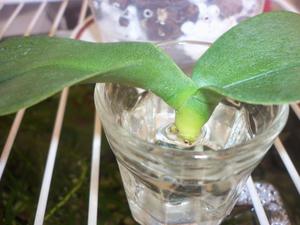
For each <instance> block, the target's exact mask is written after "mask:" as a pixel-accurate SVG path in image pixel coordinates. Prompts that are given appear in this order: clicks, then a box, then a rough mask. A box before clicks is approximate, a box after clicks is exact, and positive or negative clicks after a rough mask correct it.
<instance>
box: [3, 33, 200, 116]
mask: <svg viewBox="0 0 300 225" xmlns="http://www.w3.org/2000/svg"><path fill="white" fill-rule="evenodd" d="M87 80H89V81H91V80H92V81H93V82H117V83H121V84H127V85H132V86H137V87H141V88H144V89H150V90H151V91H152V92H154V93H155V94H157V95H158V96H160V97H161V98H163V99H164V100H165V101H166V102H167V103H168V104H170V105H171V106H172V107H173V108H175V109H177V108H180V106H181V105H182V104H183V103H184V102H185V101H186V99H187V98H188V97H189V96H190V95H191V94H192V93H194V92H195V91H196V90H197V87H196V85H195V84H194V82H193V81H192V80H191V79H190V78H188V77H187V76H185V74H184V73H183V72H182V71H181V70H180V69H179V68H178V67H177V65H176V64H175V63H174V62H173V61H172V60H171V59H170V58H169V57H168V56H167V55H165V54H164V53H163V52H162V51H161V50H159V49H158V48H157V47H155V46H154V45H152V44H149V43H112V44H101V43H88V42H82V41H75V40H70V39H59V38H47V37H34V38H14V39H10V40H6V41H3V42H2V43H0V96H1V99H0V115H4V114H8V113H11V112H15V111H17V110H18V109H20V108H23V107H28V106H31V105H33V104H35V103H37V102H39V101H41V100H43V99H45V98H47V97H49V96H51V95H53V94H54V93H57V92H58V91H60V90H61V89H63V88H64V87H66V86H71V85H74V84H76V83H79V82H82V81H87Z"/></svg>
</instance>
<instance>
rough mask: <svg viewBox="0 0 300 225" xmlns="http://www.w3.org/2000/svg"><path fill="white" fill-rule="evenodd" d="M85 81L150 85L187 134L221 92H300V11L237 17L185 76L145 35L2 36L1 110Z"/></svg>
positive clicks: (271, 99) (257, 95)
mask: <svg viewBox="0 0 300 225" xmlns="http://www.w3.org/2000/svg"><path fill="white" fill-rule="evenodd" d="M85 82H95V83H96V82H114V83H120V84H126V85H130V86H135V87H140V88H143V89H147V90H150V91H152V92H153V93H155V94H156V95H158V96H159V97H161V98H162V99H163V100H164V101H165V102H166V103H167V104H169V105H170V106H171V107H172V108H174V109H175V111H176V119H175V126H176V128H177V130H178V132H179V135H180V136H181V137H182V138H184V139H185V140H188V141H190V142H192V141H194V140H195V139H196V138H197V136H198V135H199V133H200V130H201V127H202V126H203V125H204V123H205V122H206V121H207V120H208V119H209V117H210V115H211V113H212V111H213V110H214V108H215V106H216V105H217V104H218V102H219V101H220V100H221V99H222V98H224V97H229V98H231V99H234V100H237V101H241V102H246V103H253V104H282V103H289V102H292V101H297V100H299V99H300V91H299V90H300V15H298V14H294V13H290V12H272V13H267V14H261V15H259V16H256V17H253V18H251V19H248V20H246V21H244V22H241V23H240V24H239V25H237V26H235V27H234V28H232V29H231V30H229V31H228V32H226V33H225V34H224V35H222V36H221V37H220V38H219V39H218V40H217V41H216V42H215V43H214V44H213V45H212V46H211V47H210V48H209V49H208V51H207V52H206V53H205V54H204V55H203V56H202V57H201V58H200V59H199V60H198V61H197V64H196V66H195V68H194V69H193V73H192V77H191V78H190V77H188V76H186V75H185V74H184V73H183V72H182V71H181V70H180V69H179V67H178V66H177V65H176V64H175V63H174V62H173V60H172V59H171V58H169V57H168V56H167V55H166V54H165V53H164V52H163V51H162V50H161V49H159V48H158V47H157V46H156V45H154V44H151V43H142V42H127V43H88V42H83V41H77V40H71V39H63V38H48V37H20V38H11V39H8V40H5V41H2V42H1V43H0V96H1V98H0V115H5V114H9V113H13V112H16V111H17V110H19V109H21V108H24V107H29V106H32V105H34V104H36V103H38V102H40V101H42V100H44V99H46V98H47V97H49V96H51V95H53V94H55V93H57V92H59V91H60V90H62V89H63V88H64V87H66V86H71V85H74V84H78V83H85Z"/></svg>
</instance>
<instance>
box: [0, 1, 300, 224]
mask: <svg viewBox="0 0 300 225" xmlns="http://www.w3.org/2000/svg"><path fill="white" fill-rule="evenodd" d="M52 2H56V3H58V4H59V7H58V10H57V11H56V15H55V17H54V19H53V21H52V25H51V27H50V30H49V32H48V35H49V36H50V37H51V36H55V35H56V34H57V32H58V31H59V25H60V23H61V21H62V19H63V17H64V14H65V11H66V9H67V6H68V4H70V2H71V0H70V1H69V0H23V1H22V0H2V1H0V15H1V10H3V8H4V6H5V5H15V8H14V10H13V12H12V13H11V15H10V16H9V17H8V18H7V20H6V21H5V24H4V25H3V26H2V27H0V39H2V38H3V37H4V36H5V34H6V32H7V31H8V30H9V28H10V27H11V25H12V24H13V23H14V21H15V20H16V18H17V17H18V15H19V14H20V12H22V10H23V9H24V6H25V5H26V4H29V3H30V4H33V3H34V4H38V7H37V8H36V10H35V11H34V12H33V14H32V17H31V20H30V22H29V23H28V25H27V28H26V30H25V32H24V36H30V35H31V34H32V32H33V29H34V27H35V26H36V24H37V22H38V20H39V18H40V16H41V14H42V12H43V11H44V10H45V8H46V6H47V5H48V4H51V3H52ZM273 2H276V3H278V4H279V5H280V7H282V8H283V9H285V10H288V11H293V12H297V13H298V11H297V9H296V8H295V7H294V6H293V5H292V4H290V3H289V2H287V1H280V0H277V1H273ZM87 10H88V0H82V1H81V7H80V12H79V16H78V21H77V27H80V25H82V24H83V22H84V20H85V18H86V15H87ZM75 34H76V29H75V30H74V31H73V32H72V33H71V35H70V38H75V36H74V35H75ZM68 95H69V88H65V89H64V90H63V91H62V92H61V94H60V99H59V104H58V108H57V113H56V117H55V121H54V128H53V131H52V137H51V140H50V146H49V150H48V156H47V161H46V165H45V170H44V175H43V180H42V184H41V189H40V194H39V199H38V202H37V209H36V213H35V219H34V225H42V224H44V219H45V211H46V206H47V201H48V196H49V190H50V185H51V180H52V176H53V170H54V165H55V159H56V155H57V151H58V144H59V141H60V138H61V129H62V125H63V122H64V115H65V109H66V105H67V99H68ZM290 107H291V109H292V110H293V111H294V112H295V114H296V115H297V117H298V119H299V120H300V107H299V105H298V104H291V105H290ZM25 113H26V109H22V110H20V111H19V112H18V113H17V114H16V115H15V117H14V120H13V123H12V125H11V128H10V131H9V133H8V136H7V139H6V142H5V144H4V147H3V149H2V152H1V156H0V181H1V178H2V175H3V173H4V169H5V166H6V164H7V161H8V159H9V156H10V153H11V150H12V147H13V145H14V143H15V140H16V136H17V134H18V131H19V128H20V125H21V123H22V120H23V117H24V114H25ZM274 146H275V148H276V150H277V152H278V155H279V156H280V158H281V160H282V162H283V163H284V165H285V167H286V170H287V172H288V174H289V176H290V177H291V179H292V181H293V183H294V185H295V187H296V189H297V191H298V193H299V194H300V177H299V173H298V172H297V170H296V168H295V166H294V164H293V162H292V160H291V159H290V157H289V155H288V153H287V150H286V149H285V147H284V145H283V144H282V142H281V140H280V139H279V138H278V139H276V141H275V144H274ZM100 147H101V124H100V121H99V120H98V119H97V116H96V114H95V119H94V131H93V143H92V159H91V166H90V170H91V171H90V174H91V176H90V188H89V204H88V221H87V224H88V225H96V224H97V219H98V218H97V216H98V192H99V174H100ZM247 188H248V191H249V193H250V196H251V199H252V203H253V206H254V209H255V212H256V215H257V218H258V220H259V223H260V224H261V225H269V224H270V222H269V220H268V217H267V216H266V212H265V210H264V207H263V206H262V203H261V201H260V199H259V196H258V193H257V190H256V187H255V185H254V182H253V179H252V177H250V178H249V179H248V181H247Z"/></svg>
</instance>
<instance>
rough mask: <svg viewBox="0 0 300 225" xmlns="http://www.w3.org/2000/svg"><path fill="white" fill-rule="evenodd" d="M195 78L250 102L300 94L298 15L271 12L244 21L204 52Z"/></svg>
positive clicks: (296, 97) (289, 98)
mask: <svg viewBox="0 0 300 225" xmlns="http://www.w3.org/2000/svg"><path fill="white" fill-rule="evenodd" d="M192 79H193V80H194V81H195V82H196V83H197V85H198V86H199V87H203V88H205V89H210V90H214V91H216V92H218V93H220V94H222V95H224V96H228V97H230V98H233V99H236V100H239V101H243V102H248V103H255V104H280V103H287V102H291V101H296V100H299V99H300V91H299V90H300V16H299V15H298V14H294V13H290V12H273V13H267V14H262V15H259V16H257V17H254V18H251V19H249V20H247V21H244V22H242V23H241V24H239V25H238V26H236V27H234V28H233V29H231V30H230V31H228V32H227V33H225V34H224V35H223V36H222V37H220V38H219V39H218V40H217V41H216V42H215V43H214V44H213V45H212V46H211V47H210V48H209V50H208V51H207V52H206V53H205V54H204V55H203V56H202V57H201V59H200V60H199V61H198V63H197V65H196V67H195V68H194V71H193V78H192Z"/></svg>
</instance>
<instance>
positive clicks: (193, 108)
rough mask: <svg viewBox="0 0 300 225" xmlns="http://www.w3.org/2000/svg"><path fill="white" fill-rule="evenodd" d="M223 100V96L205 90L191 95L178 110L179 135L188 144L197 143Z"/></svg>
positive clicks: (176, 121) (177, 125)
mask: <svg viewBox="0 0 300 225" xmlns="http://www.w3.org/2000/svg"><path fill="white" fill-rule="evenodd" d="M221 98H222V96H221V95H218V94H216V93H214V92H211V91H208V90H205V89H199V90H198V91H197V92H196V93H194V94H193V95H191V96H190V97H189V98H188V99H187V100H186V102H185V103H184V104H183V105H182V106H181V107H180V108H179V109H178V110H176V119H175V125H176V128H177V129H178V131H179V135H180V136H181V137H182V138H183V139H184V140H186V141H188V142H193V141H195V140H196V139H197V137H198V136H199V134H200V132H201V128H202V127H203V125H204V124H205V123H206V122H207V121H208V119H209V117H210V115H211V114H212V112H213V110H214V109H215V107H216V106H217V104H218V103H219V102H220V100H221Z"/></svg>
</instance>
